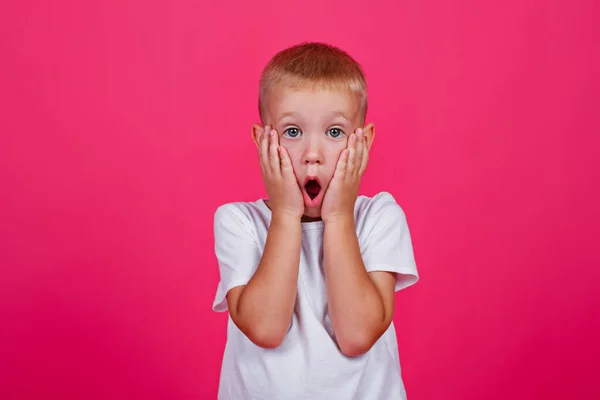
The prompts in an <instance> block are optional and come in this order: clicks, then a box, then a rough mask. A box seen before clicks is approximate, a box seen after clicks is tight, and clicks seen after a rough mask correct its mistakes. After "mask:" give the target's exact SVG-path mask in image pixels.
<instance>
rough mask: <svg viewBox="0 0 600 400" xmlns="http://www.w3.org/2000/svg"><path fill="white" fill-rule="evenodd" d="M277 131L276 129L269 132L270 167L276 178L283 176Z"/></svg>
mask: <svg viewBox="0 0 600 400" xmlns="http://www.w3.org/2000/svg"><path fill="white" fill-rule="evenodd" d="M278 139H279V137H278V135H277V131H276V130H275V129H273V130H271V132H269V166H270V168H271V172H272V173H273V174H274V175H275V176H281V162H280V161H279V154H278V152H277V147H279V143H278V141H279V140H278Z"/></svg>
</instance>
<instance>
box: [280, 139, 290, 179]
mask: <svg viewBox="0 0 600 400" xmlns="http://www.w3.org/2000/svg"><path fill="white" fill-rule="evenodd" d="M278 149H279V159H280V160H281V174H282V175H283V176H287V177H289V176H292V175H293V174H294V168H293V167H292V160H291V159H290V155H289V153H288V152H287V149H286V148H285V147H283V146H279V148H278Z"/></svg>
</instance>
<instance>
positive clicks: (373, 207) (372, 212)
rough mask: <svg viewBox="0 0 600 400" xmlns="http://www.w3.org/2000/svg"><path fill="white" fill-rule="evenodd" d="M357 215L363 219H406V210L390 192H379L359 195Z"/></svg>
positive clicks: (359, 218) (358, 218)
mask: <svg viewBox="0 0 600 400" xmlns="http://www.w3.org/2000/svg"><path fill="white" fill-rule="evenodd" d="M355 211H356V217H357V220H361V219H368V220H373V219H381V218H384V219H394V220H398V219H400V220H405V219H406V215H405V214H404V210H403V209H402V207H401V206H400V204H398V202H397V201H396V199H395V198H394V196H393V195H392V194H391V193H389V192H379V193H377V194H376V195H374V196H372V197H367V196H359V197H358V198H357V201H356V210H355Z"/></svg>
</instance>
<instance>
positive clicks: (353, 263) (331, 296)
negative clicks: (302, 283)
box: [323, 216, 396, 356]
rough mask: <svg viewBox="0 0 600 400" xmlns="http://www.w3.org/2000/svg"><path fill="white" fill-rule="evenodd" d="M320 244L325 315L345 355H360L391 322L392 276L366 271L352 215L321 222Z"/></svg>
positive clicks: (393, 277)
mask: <svg viewBox="0 0 600 400" xmlns="http://www.w3.org/2000/svg"><path fill="white" fill-rule="evenodd" d="M323 248H324V251H323V257H324V264H325V283H326V287H327V296H328V301H329V316H330V318H331V324H332V326H333V330H334V332H335V334H336V338H337V342H338V345H339V346H340V350H341V351H342V352H343V353H344V354H346V355H348V356H357V355H361V354H363V353H366V352H367V351H368V350H369V349H370V348H371V347H372V346H373V344H375V342H376V341H377V340H378V339H379V338H380V337H381V335H383V333H384V332H385V331H386V330H387V328H388V327H389V326H390V323H391V322H392V318H393V315H394V285H395V281H396V279H395V276H394V274H393V273H389V272H382V271H377V272H371V273H369V272H367V271H366V269H365V265H364V263H363V260H362V256H361V252H360V248H359V243H358V238H357V236H356V230H355V225H354V218H353V216H352V217H349V218H346V219H336V220H334V221H331V222H329V223H327V224H326V225H325V232H324V236H323Z"/></svg>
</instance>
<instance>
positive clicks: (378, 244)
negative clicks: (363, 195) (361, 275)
mask: <svg viewBox="0 0 600 400" xmlns="http://www.w3.org/2000/svg"><path fill="white" fill-rule="evenodd" d="M360 236H361V237H362V238H361V239H362V240H361V253H362V257H363V262H364V264H365V268H366V269H367V271H368V272H373V271H387V272H394V273H395V274H396V287H395V290H396V291H399V290H401V289H404V288H407V287H409V286H411V285H413V284H415V283H416V282H417V281H418V280H419V274H418V272H417V266H416V263H415V257H414V253H413V246H412V240H411V237H410V231H409V229H408V223H407V221H406V216H405V214H404V211H403V210H402V208H401V207H400V206H399V205H398V203H396V200H395V199H394V197H393V196H392V195H391V194H389V193H385V192H384V193H380V194H379V195H377V196H375V197H374V198H373V199H372V204H370V206H369V209H368V211H367V212H366V215H365V224H364V228H363V234H362V235H360Z"/></svg>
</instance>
